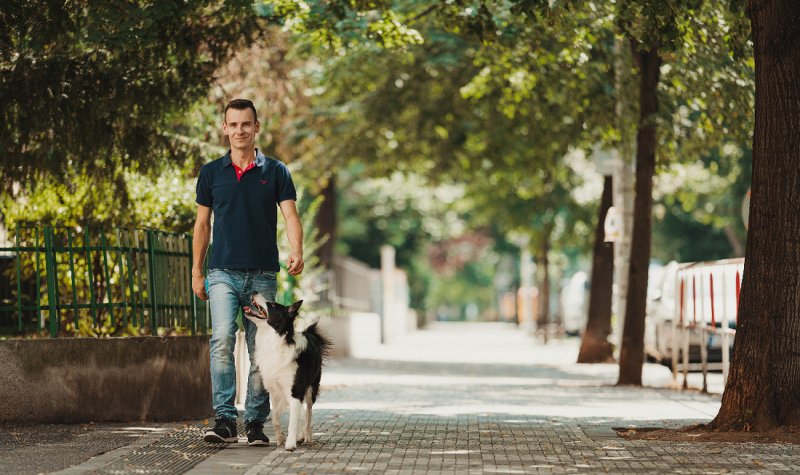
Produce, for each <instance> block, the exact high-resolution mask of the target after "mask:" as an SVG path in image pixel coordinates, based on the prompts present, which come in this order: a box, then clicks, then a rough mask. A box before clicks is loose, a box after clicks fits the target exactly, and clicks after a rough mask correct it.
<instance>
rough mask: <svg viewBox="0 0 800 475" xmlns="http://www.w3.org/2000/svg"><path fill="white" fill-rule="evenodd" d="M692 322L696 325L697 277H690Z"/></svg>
mask: <svg viewBox="0 0 800 475" xmlns="http://www.w3.org/2000/svg"><path fill="white" fill-rule="evenodd" d="M692 321H693V322H694V324H695V325H697V276H696V275H693V276H692Z"/></svg>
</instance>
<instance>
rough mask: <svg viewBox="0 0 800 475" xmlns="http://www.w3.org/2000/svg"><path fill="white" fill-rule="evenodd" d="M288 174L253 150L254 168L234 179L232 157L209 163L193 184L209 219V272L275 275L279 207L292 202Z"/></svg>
mask: <svg viewBox="0 0 800 475" xmlns="http://www.w3.org/2000/svg"><path fill="white" fill-rule="evenodd" d="M296 199H297V192H296V191H295V188H294V183H293V182H292V175H291V174H290V173H289V169H288V168H286V165H284V164H283V163H282V162H280V161H278V160H276V159H274V158H271V157H267V156H265V155H264V154H262V153H261V152H259V151H258V149H256V160H255V167H253V168H251V169H250V170H248V171H246V172H244V174H243V175H242V176H241V179H237V178H236V170H235V169H234V167H233V163H232V162H231V152H230V150H228V153H226V154H225V155H224V156H222V157H220V158H218V159H216V160H214V161H213V162H209V163H207V164H205V165H203V167H202V168H201V169H200V176H199V177H198V178H197V199H196V201H197V204H199V205H202V206H207V207H209V208H211V210H212V212H213V215H214V232H213V248H212V251H211V256H210V258H209V262H208V268H209V269H261V270H267V271H274V272H278V271H279V270H280V262H279V261H278V243H277V225H278V206H277V205H278V203H280V202H281V201H284V200H296Z"/></svg>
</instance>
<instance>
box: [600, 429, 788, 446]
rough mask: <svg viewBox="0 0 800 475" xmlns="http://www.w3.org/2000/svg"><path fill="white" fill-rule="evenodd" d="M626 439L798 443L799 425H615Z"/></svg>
mask: <svg viewBox="0 0 800 475" xmlns="http://www.w3.org/2000/svg"><path fill="white" fill-rule="evenodd" d="M614 430H615V431H616V432H617V434H619V436H620V437H623V438H625V439H628V440H664V441H670V442H733V443H747V442H752V443H758V444H795V445H798V444H800V427H781V428H778V429H773V430H770V431H765V432H745V431H715V430H708V429H706V428H705V426H704V425H703V424H698V425H694V426H689V427H682V428H680V429H664V428H662V427H633V428H631V427H615V428H614Z"/></svg>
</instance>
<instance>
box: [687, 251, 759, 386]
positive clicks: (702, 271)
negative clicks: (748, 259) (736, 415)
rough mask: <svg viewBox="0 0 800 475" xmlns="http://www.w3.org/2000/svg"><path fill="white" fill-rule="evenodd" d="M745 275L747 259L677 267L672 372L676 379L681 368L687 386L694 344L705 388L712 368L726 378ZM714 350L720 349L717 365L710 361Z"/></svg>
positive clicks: (725, 379) (724, 379)
mask: <svg viewBox="0 0 800 475" xmlns="http://www.w3.org/2000/svg"><path fill="white" fill-rule="evenodd" d="M743 274H744V258H737V259H726V260H721V261H714V262H700V263H692V264H686V265H684V266H682V267H681V268H679V269H678V271H677V274H676V277H675V278H676V279H677V282H676V287H675V288H676V295H675V298H676V305H675V313H676V314H675V318H674V320H673V322H674V323H673V325H672V327H673V331H672V373H673V378H674V379H675V380H676V381H677V375H678V372H679V370H680V371H682V372H683V386H684V387H687V378H688V372H689V369H690V367H691V366H692V365H691V359H692V355H691V351H690V348H691V347H699V350H700V370H701V371H702V372H703V391H706V390H707V388H708V383H707V378H708V371H709V369H712V368H713V369H717V367H719V369H720V370H722V375H723V378H722V379H723V382H725V381H727V379H728V366H729V363H730V347H731V345H732V344H733V339H734V337H735V336H736V322H737V320H738V316H739V293H740V291H741V284H742V277H743ZM711 349H714V350H717V349H718V350H719V351H720V355H719V356H720V361H719V364H718V365H712V364H711V363H709V350H711ZM679 353H680V355H679ZM679 356H680V358H679Z"/></svg>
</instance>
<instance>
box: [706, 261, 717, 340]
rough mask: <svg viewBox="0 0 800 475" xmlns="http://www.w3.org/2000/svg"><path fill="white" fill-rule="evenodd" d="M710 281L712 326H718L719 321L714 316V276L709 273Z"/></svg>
mask: <svg viewBox="0 0 800 475" xmlns="http://www.w3.org/2000/svg"><path fill="white" fill-rule="evenodd" d="M708 279H709V281H710V285H711V326H712V327H715V326H717V320H716V318H715V315H714V274H711V273H709V274H708Z"/></svg>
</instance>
